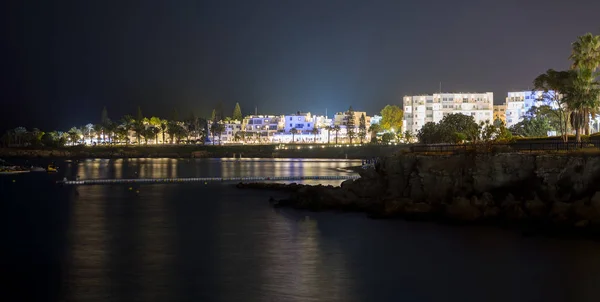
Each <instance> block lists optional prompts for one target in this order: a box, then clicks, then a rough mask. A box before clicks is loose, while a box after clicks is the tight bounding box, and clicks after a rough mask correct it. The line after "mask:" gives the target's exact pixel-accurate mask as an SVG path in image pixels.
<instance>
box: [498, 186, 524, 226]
mask: <svg viewBox="0 0 600 302" xmlns="http://www.w3.org/2000/svg"><path fill="white" fill-rule="evenodd" d="M500 208H501V210H502V212H504V214H505V215H506V217H507V218H509V219H511V220H521V219H524V218H526V217H527V214H526V213H525V211H524V210H523V207H522V206H521V202H519V201H518V200H516V199H515V197H514V196H513V195H512V194H510V193H509V194H508V195H507V196H506V198H504V200H503V201H502V204H501V205H500Z"/></svg>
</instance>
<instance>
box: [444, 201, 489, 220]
mask: <svg viewBox="0 0 600 302" xmlns="http://www.w3.org/2000/svg"><path fill="white" fill-rule="evenodd" d="M446 213H447V214H448V216H449V217H450V218H453V219H457V220H466V221H475V220H478V219H479V218H481V211H480V210H479V209H478V208H477V207H475V206H473V205H471V201H470V200H469V199H467V198H464V197H456V198H454V200H453V201H452V204H451V205H448V206H446Z"/></svg>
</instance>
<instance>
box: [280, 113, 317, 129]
mask: <svg viewBox="0 0 600 302" xmlns="http://www.w3.org/2000/svg"><path fill="white" fill-rule="evenodd" d="M283 120H284V125H283V129H284V132H285V133H290V131H291V130H292V129H296V131H297V133H298V134H300V133H306V134H308V133H310V132H311V131H312V129H313V128H314V127H315V123H316V121H315V119H313V116H312V115H311V114H310V112H307V113H303V112H296V113H294V114H288V115H285V116H284V119H283Z"/></svg>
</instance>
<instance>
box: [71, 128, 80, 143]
mask: <svg viewBox="0 0 600 302" xmlns="http://www.w3.org/2000/svg"><path fill="white" fill-rule="evenodd" d="M68 134H69V140H70V141H71V144H72V145H73V146H74V145H75V144H76V143H79V141H80V140H81V136H82V134H81V130H79V129H77V127H72V128H71V129H70V130H69V132H68Z"/></svg>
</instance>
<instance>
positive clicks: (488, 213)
mask: <svg viewBox="0 0 600 302" xmlns="http://www.w3.org/2000/svg"><path fill="white" fill-rule="evenodd" d="M499 215H500V208H498V207H496V206H492V207H488V208H485V210H483V218H486V219H491V218H495V217H498V216H499Z"/></svg>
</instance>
